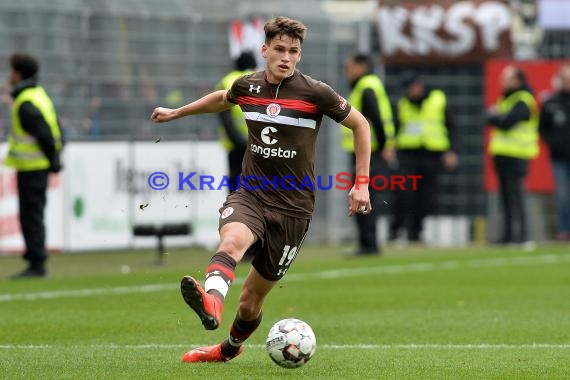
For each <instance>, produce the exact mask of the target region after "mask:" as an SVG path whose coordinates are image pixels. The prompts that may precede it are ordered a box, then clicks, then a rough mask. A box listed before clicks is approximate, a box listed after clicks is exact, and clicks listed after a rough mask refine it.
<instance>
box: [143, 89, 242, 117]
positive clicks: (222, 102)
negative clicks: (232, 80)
mask: <svg viewBox="0 0 570 380" xmlns="http://www.w3.org/2000/svg"><path fill="white" fill-rule="evenodd" d="M226 93H227V90H219V91H215V92H212V93H210V94H208V95H205V96H203V97H201V98H200V99H198V100H196V101H193V102H192V103H189V104H186V105H185V106H182V107H180V108H164V107H157V108H155V109H154V111H153V112H152V115H151V117H150V118H151V120H152V121H154V122H155V123H163V122H167V121H172V120H176V119H180V118H181V117H185V116H191V115H199V114H203V113H215V112H221V111H224V110H227V109H229V108H231V107H232V106H233V104H232V103H230V102H228V100H227V98H226Z"/></svg>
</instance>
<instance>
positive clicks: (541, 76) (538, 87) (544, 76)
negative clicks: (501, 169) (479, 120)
mask: <svg viewBox="0 0 570 380" xmlns="http://www.w3.org/2000/svg"><path fill="white" fill-rule="evenodd" d="M510 64H514V65H516V66H517V67H520V68H521V69H522V70H523V71H524V72H525V73H526V75H527V78H528V82H529V84H530V86H531V87H532V89H533V91H534V94H535V96H536V99H537V100H538V102H539V104H540V103H541V102H542V100H543V99H544V97H545V96H546V95H547V94H548V93H549V92H550V91H552V87H553V83H554V77H555V75H556V72H557V71H558V68H559V67H560V65H561V64H562V61H512V60H489V61H487V62H486V64H485V107H487V108H488V107H491V106H492V105H494V104H495V103H496V101H497V98H498V97H499V96H500V94H501V84H500V81H499V77H500V75H501V70H503V68H504V67H505V66H507V65H510ZM490 131H491V128H485V133H484V139H485V144H484V147H485V154H484V156H485V160H484V168H483V172H484V187H485V190H486V191H496V190H497V186H498V185H497V177H496V175H495V170H494V168H493V162H492V159H491V157H490V156H489V154H488V153H487V146H488V143H489V137H490ZM525 185H526V188H527V190H528V191H530V192H535V193H551V192H553V191H554V177H553V175H552V169H551V166H550V157H549V152H548V147H547V146H546V144H544V141H542V140H541V141H540V154H539V156H538V157H537V158H535V159H534V160H532V161H531V162H530V167H529V174H528V176H527V178H526V181H525Z"/></svg>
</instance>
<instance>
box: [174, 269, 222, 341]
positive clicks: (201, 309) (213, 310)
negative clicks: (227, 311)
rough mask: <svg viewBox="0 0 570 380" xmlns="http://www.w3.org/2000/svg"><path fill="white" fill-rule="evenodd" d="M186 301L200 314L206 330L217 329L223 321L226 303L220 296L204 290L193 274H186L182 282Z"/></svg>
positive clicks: (181, 288)
mask: <svg viewBox="0 0 570 380" xmlns="http://www.w3.org/2000/svg"><path fill="white" fill-rule="evenodd" d="M180 291H181V292H182V297H183V298H184V301H185V302H186V303H187V304H188V306H190V307H191V308H192V310H194V311H195V312H196V314H198V317H200V320H201V321H202V324H203V325H204V327H205V328H206V330H215V329H217V328H218V326H219V325H220V323H221V322H222V310H223V308H224V304H223V302H222V300H220V299H219V298H218V297H216V296H214V295H212V294H208V293H206V292H205V291H204V289H203V288H202V286H201V285H200V283H199V282H198V281H196V280H194V279H193V278H192V277H191V276H184V277H183V278H182V282H181V283H180Z"/></svg>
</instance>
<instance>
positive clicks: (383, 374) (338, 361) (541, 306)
mask: <svg viewBox="0 0 570 380" xmlns="http://www.w3.org/2000/svg"><path fill="white" fill-rule="evenodd" d="M344 248H345V247H322V246H306V247H304V248H303V250H302V251H301V254H300V256H299V258H298V259H297V260H296V262H295V263H294V264H293V266H292V267H291V269H290V270H289V273H287V275H286V276H285V278H284V280H282V281H281V282H280V283H279V284H278V286H277V287H276V288H275V289H274V291H273V292H272V293H271V294H270V296H269V298H268V300H267V303H266V305H265V308H264V320H263V323H262V324H261V326H260V328H259V329H258V330H257V331H256V333H255V334H254V335H253V336H252V337H251V339H250V340H249V341H248V342H247V344H246V350H245V351H244V353H243V354H242V355H241V356H239V357H237V358H236V359H234V360H232V361H230V362H228V363H223V364H220V363H215V364H210V363H208V364H194V365H188V364H183V363H181V362H180V358H181V357H182V354H183V353H184V352H185V351H187V350H189V349H190V348H192V347H194V346H196V345H200V344H211V343H217V342H219V341H221V340H222V339H224V338H225V337H226V335H227V332H228V329H229V326H230V324H231V322H232V320H233V317H234V314H235V311H236V302H237V296H238V293H239V286H240V284H241V281H242V280H243V277H244V275H245V274H246V273H247V270H248V267H249V264H248V263H243V264H240V265H239V266H238V271H237V280H236V284H235V286H233V287H232V288H231V289H230V292H229V295H228V298H227V302H226V309H225V311H224V320H223V322H222V326H221V328H220V329H218V330H216V331H205V330H204V329H203V328H202V326H201V324H200V322H199V320H198V318H197V317H196V316H195V315H194V314H193V312H192V311H191V310H190V309H189V308H188V307H187V306H186V305H185V304H184V302H183V301H182V298H181V296H180V293H179V290H178V284H179V280H180V278H181V277H182V276H183V275H185V274H192V275H195V276H197V277H198V278H203V269H204V268H205V266H206V264H207V262H208V260H209V257H210V255H211V254H210V253H209V252H206V251H205V250H201V249H176V250H171V251H170V252H169V255H168V259H167V262H166V264H165V265H162V266H158V265H156V264H155V262H154V261H155V258H156V257H155V253H154V252H153V251H136V252H99V253H86V254H64V255H55V256H54V257H52V259H51V260H50V262H49V268H50V276H49V278H47V279H44V280H19V281H9V280H6V277H7V276H8V275H10V274H12V273H14V272H16V271H17V270H19V269H22V267H23V263H22V262H21V260H20V259H19V258H15V257H2V258H0V278H1V279H0V378H2V379H204V380H206V379H216V380H218V379H312V380H314V379H343V380H346V379H570V247H569V246H561V245H560V246H556V245H549V246H539V247H538V248H537V250H536V251H534V252H523V251H519V250H517V249H516V248H513V247H507V248H492V247H472V248H465V249H435V248H424V247H410V248H401V247H400V248H397V247H388V248H386V249H385V250H386V254H385V255H384V256H383V257H371V258H359V259H346V258H344V257H343V254H342V252H343V249H344ZM127 266H128V268H129V269H130V270H126V269H127ZM123 272H128V273H123ZM286 317H295V318H300V319H302V320H305V321H306V322H308V323H309V324H310V325H311V326H312V327H313V330H314V331H315V334H316V336H317V352H316V354H315V356H314V357H313V359H312V360H311V361H309V362H308V363H307V364H306V365H305V366H304V367H301V368H299V369H283V368H280V367H278V366H277V365H275V364H274V363H273V362H272V361H271V360H270V359H269V357H268V356H267V353H266V352H265V349H264V347H263V344H264V341H265V337H266V334H267V332H268V330H269V328H270V327H271V325H272V324H273V323H274V322H276V321H277V320H279V319H282V318H286Z"/></svg>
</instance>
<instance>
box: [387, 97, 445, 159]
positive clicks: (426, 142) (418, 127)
mask: <svg viewBox="0 0 570 380" xmlns="http://www.w3.org/2000/svg"><path fill="white" fill-rule="evenodd" d="M446 102H447V100H446V97H445V94H444V93H443V91H441V90H431V91H430V92H429V95H428V96H427V98H425V99H424V100H423V102H422V103H421V106H419V107H418V105H417V104H414V103H412V102H411V101H410V100H409V99H408V98H405V97H404V98H401V99H400V100H399V101H398V119H399V121H400V129H399V130H398V135H397V136H396V148H397V149H421V148H425V149H427V150H429V151H433V152H445V151H447V150H449V146H450V144H449V137H448V131H447V127H446V126H445V105H446Z"/></svg>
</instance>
